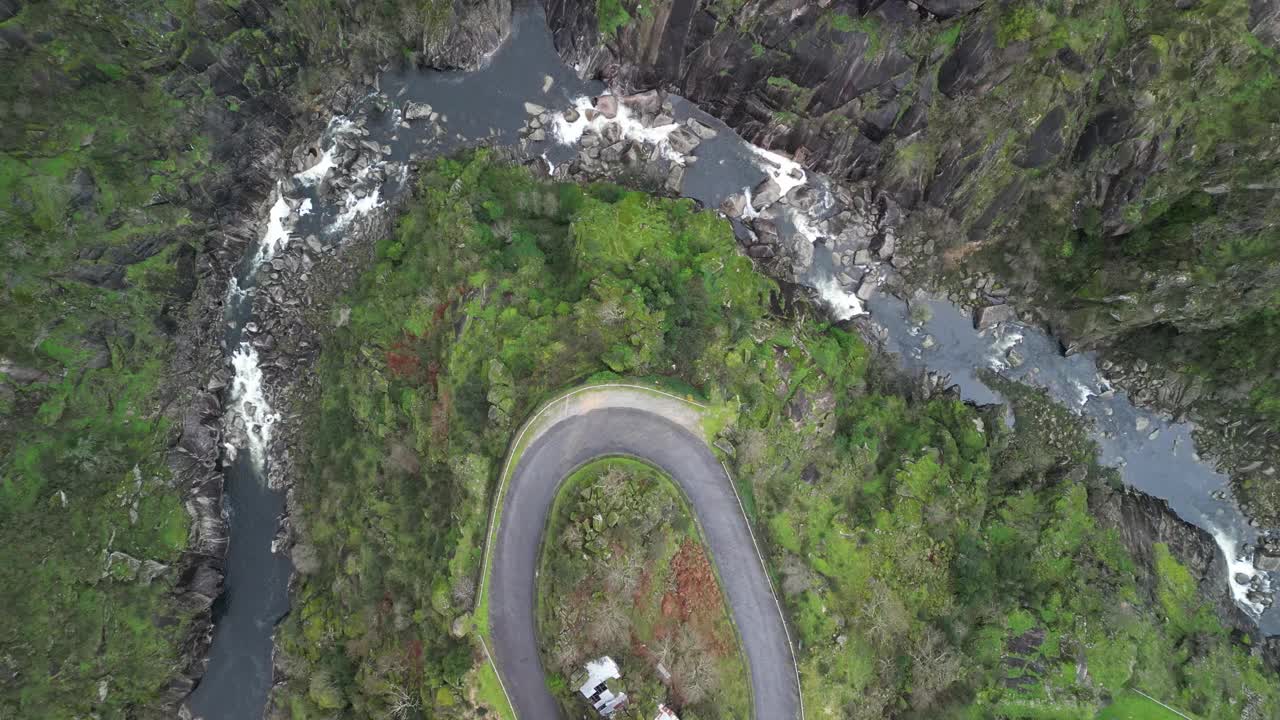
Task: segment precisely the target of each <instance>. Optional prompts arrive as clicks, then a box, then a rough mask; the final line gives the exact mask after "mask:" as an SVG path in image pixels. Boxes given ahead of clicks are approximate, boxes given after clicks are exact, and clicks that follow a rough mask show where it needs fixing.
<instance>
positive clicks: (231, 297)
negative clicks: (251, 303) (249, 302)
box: [226, 277, 249, 306]
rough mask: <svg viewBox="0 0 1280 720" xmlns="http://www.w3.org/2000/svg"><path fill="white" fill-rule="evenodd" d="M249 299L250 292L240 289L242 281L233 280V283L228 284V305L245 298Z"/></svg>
mask: <svg viewBox="0 0 1280 720" xmlns="http://www.w3.org/2000/svg"><path fill="white" fill-rule="evenodd" d="M247 297H249V291H248V290H245V289H242V288H241V287H240V281H239V280H237V279H236V278H234V277H233V278H231V282H229V283H227V300H226V305H228V306H230V305H233V304H235V303H237V302H240V301H241V300H244V299H245V298H247Z"/></svg>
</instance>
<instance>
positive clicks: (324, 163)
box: [293, 143, 338, 185]
mask: <svg viewBox="0 0 1280 720" xmlns="http://www.w3.org/2000/svg"><path fill="white" fill-rule="evenodd" d="M337 147H338V145H337V143H334V144H333V145H330V146H329V149H328V150H325V151H324V154H322V155H321V156H320V161H319V162H317V163H316V164H315V165H312V166H311V167H309V168H307V169H306V170H303V171H302V172H300V173H298V174H296V175H294V176H293V177H294V179H296V180H297V181H298V182H301V183H303V184H305V185H314V184H316V183H318V182H320V181H321V180H323V179H324V176H325V175H328V174H329V171H330V170H332V169H333V155H334V150H335V149H336V148H337Z"/></svg>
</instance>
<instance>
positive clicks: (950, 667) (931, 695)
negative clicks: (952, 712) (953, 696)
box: [911, 625, 964, 710]
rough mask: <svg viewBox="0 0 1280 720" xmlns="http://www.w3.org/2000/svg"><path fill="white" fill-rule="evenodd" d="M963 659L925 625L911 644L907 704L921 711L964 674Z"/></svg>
mask: <svg viewBox="0 0 1280 720" xmlns="http://www.w3.org/2000/svg"><path fill="white" fill-rule="evenodd" d="M963 663H964V658H963V656H961V655H960V653H958V652H956V650H955V648H953V647H952V646H951V643H949V642H947V638H946V637H945V636H944V635H943V634H942V633H941V632H940V631H938V629H937V628H934V627H933V626H932V625H927V626H925V628H924V632H922V633H921V634H920V637H919V638H918V639H917V640H916V641H915V642H914V643H912V646H911V707H913V708H915V709H917V710H924V709H927V708H928V707H930V706H931V705H933V703H934V701H935V700H937V698H938V696H939V695H941V694H942V691H943V690H946V689H947V688H948V687H950V686H951V684H952V683H954V682H956V681H957V680H959V679H960V678H961V677H963V676H964V664H963Z"/></svg>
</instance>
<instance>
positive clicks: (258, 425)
mask: <svg viewBox="0 0 1280 720" xmlns="http://www.w3.org/2000/svg"><path fill="white" fill-rule="evenodd" d="M258 363H259V361H258V351H257V350H255V349H254V348H253V346H252V345H250V344H249V342H248V341H245V342H242V343H240V347H238V348H236V351H235V352H234V353H232V355H231V366H232V367H233V368H234V369H235V379H234V380H233V382H232V385H231V411H232V412H234V413H235V414H236V415H238V416H239V417H240V419H241V420H243V421H244V425H245V430H246V433H247V435H248V441H249V448H248V449H249V457H250V458H251V459H252V460H253V464H254V466H255V467H257V468H258V469H259V470H261V469H262V467H263V466H264V465H265V464H266V460H267V448H269V447H270V445H271V429H272V427H273V426H274V425H275V424H276V421H278V420H279V419H280V416H279V415H278V414H276V412H275V411H273V410H272V409H271V406H270V405H269V404H268V403H267V397H266V394H265V393H264V392H263V387H262V368H261V367H260V366H259V364H258Z"/></svg>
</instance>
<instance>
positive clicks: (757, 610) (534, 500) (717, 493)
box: [489, 407, 800, 720]
mask: <svg viewBox="0 0 1280 720" xmlns="http://www.w3.org/2000/svg"><path fill="white" fill-rule="evenodd" d="M619 454H624V455H633V456H636V457H639V458H643V459H644V460H647V461H649V462H650V463H652V464H654V465H656V466H658V467H659V468H661V469H662V470H663V471H665V472H666V473H667V474H668V475H670V476H671V478H672V479H673V480H675V482H676V483H677V484H678V485H679V486H680V487H681V488H683V490H684V492H685V494H686V495H687V496H688V498H689V500H690V502H691V504H692V506H693V510H694V513H695V514H696V515H697V519H698V522H699V523H700V524H701V525H702V529H703V532H704V534H705V536H706V540H707V543H708V545H709V546H710V550H711V555H712V559H713V562H714V563H715V565H716V568H717V570H718V571H719V574H720V579H721V582H722V589H723V590H724V593H725V596H726V599H727V601H728V604H729V608H730V611H731V612H732V614H733V619H734V622H735V623H736V624H737V626H738V628H739V632H740V634H741V636H742V646H743V651H744V652H745V653H746V658H747V663H748V666H749V668H750V673H751V687H752V690H753V695H754V705H755V718H756V720H794V719H795V718H799V717H800V698H799V688H798V687H797V678H796V670H795V663H794V660H793V658H792V654H791V646H790V643H789V642H788V639H787V634H786V628H785V627H784V626H783V621H782V617H781V614H780V612H779V610H778V607H777V604H776V602H775V600H774V597H773V592H772V589H771V587H770V585H769V580H768V578H767V576H766V575H765V572H764V568H763V567H762V566H761V562H760V559H759V556H758V555H757V554H756V550H755V546H754V544H753V543H752V539H751V534H750V529H749V528H748V526H747V521H746V518H745V517H743V514H742V511H741V509H740V506H739V504H738V500H737V497H736V496H735V494H734V492H733V489H732V487H731V486H730V480H729V478H728V477H727V476H726V474H725V472H724V469H723V467H722V466H721V465H720V462H719V460H717V459H716V457H715V455H713V454H712V452H711V450H710V449H709V448H708V447H707V445H706V443H704V442H703V440H702V438H700V437H698V436H696V435H694V434H692V433H690V432H689V431H688V430H687V429H685V428H684V427H681V426H680V425H679V424H677V423H675V422H672V421H671V420H669V419H667V418H665V417H663V415H661V414H659V413H658V412H657V411H655V410H654V409H652V408H649V409H639V408H635V407H596V409H589V408H586V409H583V410H582V411H581V412H578V413H576V414H566V415H564V416H562V417H560V418H559V419H558V420H557V421H556V422H555V424H553V425H551V426H550V427H549V428H547V429H546V430H544V431H542V432H541V434H540V436H538V437H537V438H536V439H535V440H534V441H533V442H532V443H531V444H530V445H529V447H528V448H527V449H526V450H525V451H524V453H523V455H522V456H521V457H520V461H519V464H518V465H517V466H516V468H515V472H514V473H513V474H512V477H511V481H510V486H509V487H508V490H507V495H506V499H505V500H504V501H503V506H502V517H501V518H500V519H499V525H498V532H497V540H496V544H495V546H494V554H493V567H492V574H491V578H492V583H491V585H490V593H491V595H490V599H489V628H490V633H491V635H492V640H493V648H492V651H493V656H494V662H495V663H496V664H497V666H498V672H499V674H500V675H501V677H502V681H503V684H504V685H505V687H506V690H507V693H508V695H509V696H510V698H511V702H512V704H513V705H514V707H515V711H516V716H517V717H518V718H519V720H554V719H556V718H559V717H560V714H559V709H558V707H557V705H556V702H555V700H554V699H553V698H552V697H551V694H550V693H549V692H548V691H547V686H546V677H545V675H544V673H543V670H542V663H541V659H540V657H539V655H538V640H537V634H536V626H535V623H536V620H535V615H534V603H535V592H534V571H535V569H536V568H537V566H538V553H539V549H540V548H541V546H542V540H543V533H544V529H545V523H546V518H547V513H548V512H549V511H550V509H551V504H552V501H553V500H554V498H555V494H556V490H557V488H558V487H559V485H560V483H561V481H562V480H563V479H564V478H565V477H567V476H568V475H569V474H570V473H572V471H573V470H574V469H576V468H577V467H579V466H580V465H582V464H583V463H586V462H589V461H591V460H593V459H596V458H600V457H602V456H607V455H619ZM622 672H623V682H624V687H625V682H626V668H622ZM654 710H655V712H656V708H654Z"/></svg>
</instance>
